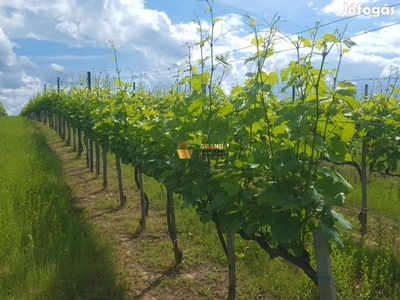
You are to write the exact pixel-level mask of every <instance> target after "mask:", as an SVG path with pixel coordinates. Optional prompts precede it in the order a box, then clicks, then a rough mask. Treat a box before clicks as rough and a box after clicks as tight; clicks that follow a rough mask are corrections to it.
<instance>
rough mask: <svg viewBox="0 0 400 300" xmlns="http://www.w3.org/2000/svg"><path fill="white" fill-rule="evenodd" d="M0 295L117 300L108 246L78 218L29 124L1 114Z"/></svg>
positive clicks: (56, 166)
mask: <svg viewBox="0 0 400 300" xmlns="http://www.w3.org/2000/svg"><path fill="white" fill-rule="evenodd" d="M0 157H1V159H0V195H1V197H0V245H1V246H0V299H24V300H25V299H119V298H121V297H122V296H121V295H122V293H123V289H122V288H120V287H118V286H117V284H116V274H115V271H114V266H113V265H112V264H111V263H110V255H111V253H112V248H111V245H110V244H109V243H108V242H106V241H105V240H104V239H102V238H100V236H99V235H97V234H95V233H94V231H93V228H92V226H91V225H90V224H86V223H85V222H83V220H82V213H81V211H80V210H79V209H78V208H77V207H76V206H75V205H74V196H73V194H72V192H71V190H70V188H69V187H68V186H67V185H66V184H65V182H64V178H63V171H62V164H61V160H60V159H59V157H58V156H56V155H55V153H54V152H53V151H52V150H51V149H50V148H49V147H48V145H47V142H46V138H45V136H44V135H43V133H42V132H41V131H40V130H39V129H38V128H36V127H35V126H34V123H33V122H31V121H29V120H26V119H23V118H19V117H6V118H0Z"/></svg>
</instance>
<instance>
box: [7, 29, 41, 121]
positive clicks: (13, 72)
mask: <svg viewBox="0 0 400 300" xmlns="http://www.w3.org/2000/svg"><path fill="white" fill-rule="evenodd" d="M14 46H15V44H14V43H12V42H11V41H10V39H9V38H8V37H7V36H6V35H5V34H4V32H3V30H2V29H1V27H0V70H1V71H0V101H1V102H2V103H3V105H4V107H5V109H6V110H7V112H8V113H10V114H16V113H17V112H18V111H19V110H20V109H21V108H22V106H23V104H24V103H25V102H26V100H27V98H25V97H30V96H31V95H32V93H35V92H36V91H38V88H39V85H40V80H39V79H38V78H36V77H30V76H27V75H26V73H25V70H29V69H32V68H35V64H34V63H33V62H32V61H31V60H29V58H27V57H25V56H18V55H16V54H15V53H14V51H13V47H14ZM28 99H29V98H28Z"/></svg>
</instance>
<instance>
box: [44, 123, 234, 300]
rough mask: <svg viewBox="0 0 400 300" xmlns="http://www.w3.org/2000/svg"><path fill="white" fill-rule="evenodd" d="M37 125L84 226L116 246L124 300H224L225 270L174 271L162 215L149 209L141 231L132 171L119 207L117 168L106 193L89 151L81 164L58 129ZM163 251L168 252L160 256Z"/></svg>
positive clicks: (184, 268)
mask: <svg viewBox="0 0 400 300" xmlns="http://www.w3.org/2000/svg"><path fill="white" fill-rule="evenodd" d="M39 126H40V127H41V129H42V130H43V132H44V133H45V134H46V136H47V138H48V143H49V145H50V146H51V148H52V149H53V150H54V151H55V152H56V153H57V154H58V155H59V156H60V157H61V159H62V161H63V168H64V172H65V174H66V180H67V182H68V184H69V185H70V186H71V187H72V189H73V191H74V193H75V195H76V197H77V199H78V206H80V207H82V208H83V209H84V216H85V221H87V222H89V223H93V224H94V225H95V228H96V229H97V231H98V232H99V233H100V234H101V235H102V236H103V237H105V238H106V239H108V240H111V241H113V244H114V245H115V246H116V247H115V254H114V255H113V257H114V260H115V261H114V263H115V265H116V268H117V270H118V272H119V274H120V275H119V278H118V279H117V280H118V282H119V283H120V284H122V285H124V286H125V287H126V297H125V299H145V300H146V299H147V300H150V299H151V300H158V299H163V300H168V299H174V300H176V299H185V300H186V299H194V300H196V299H225V297H226V293H227V290H226V284H227V281H226V279H227V275H226V269H224V268H221V267H216V266H213V265H212V264H210V263H208V264H207V263H205V264H204V265H203V266H201V267H199V266H197V267H191V266H188V265H185V264H183V265H182V266H181V267H180V268H179V269H176V268H175V267H174V265H173V262H174V259H173V254H172V246H171V242H170V240H169V237H168V234H167V229H166V228H167V227H166V218H165V213H164V212H163V211H161V210H156V209H154V208H153V207H151V205H150V208H149V217H148V219H147V228H146V230H145V231H141V230H140V229H139V217H140V204H139V194H138V190H137V189H136V187H134V186H133V171H132V174H131V175H130V174H128V176H131V178H132V180H130V183H126V188H125V190H126V196H127V199H128V201H127V205H126V206H125V207H123V208H120V206H119V194H118V186H117V175H116V170H115V164H113V165H110V166H109V168H108V172H109V176H108V182H109V187H108V188H107V189H105V190H104V189H103V188H102V176H101V175H100V176H98V178H96V175H95V173H91V172H90V170H89V169H88V168H86V159H85V151H84V152H83V153H82V157H81V158H80V159H77V158H76V153H75V152H73V151H72V147H71V146H67V145H65V142H64V141H63V140H62V139H61V138H60V137H59V136H58V135H56V134H55V132H54V130H52V129H50V128H49V127H48V126H45V125H43V124H40V125H39ZM155 245H157V249H156V250H157V251H154V248H155V247H154V246H155ZM160 247H162V249H164V248H165V251H162V252H161V253H160V251H159V249H160ZM213 274H218V275H213Z"/></svg>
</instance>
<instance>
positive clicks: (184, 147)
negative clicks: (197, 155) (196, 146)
mask: <svg viewBox="0 0 400 300" xmlns="http://www.w3.org/2000/svg"><path fill="white" fill-rule="evenodd" d="M176 152H177V153H178V156H179V158H180V159H190V157H191V156H192V153H193V150H189V143H188V142H187V141H183V142H179V144H178V149H176Z"/></svg>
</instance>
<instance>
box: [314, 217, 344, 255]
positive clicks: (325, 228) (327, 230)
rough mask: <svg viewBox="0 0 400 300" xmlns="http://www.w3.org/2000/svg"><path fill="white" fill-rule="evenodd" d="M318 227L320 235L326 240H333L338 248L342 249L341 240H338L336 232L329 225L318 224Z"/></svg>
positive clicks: (321, 222) (322, 222)
mask: <svg viewBox="0 0 400 300" xmlns="http://www.w3.org/2000/svg"><path fill="white" fill-rule="evenodd" d="M319 227H320V228H321V232H322V235H323V236H324V237H325V238H326V239H328V240H333V241H334V242H335V244H336V245H337V246H338V248H340V249H342V248H344V245H343V243H342V240H341V239H340V236H339V233H338V231H337V230H336V229H335V228H334V227H332V226H330V225H329V224H327V223H325V222H324V221H320V222H319Z"/></svg>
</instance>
